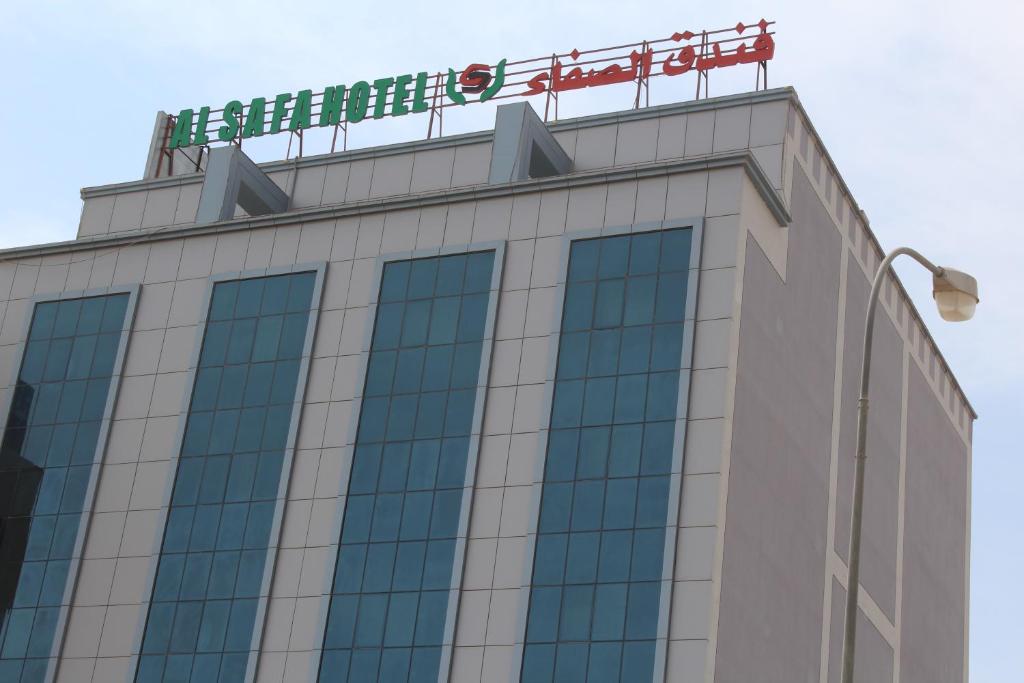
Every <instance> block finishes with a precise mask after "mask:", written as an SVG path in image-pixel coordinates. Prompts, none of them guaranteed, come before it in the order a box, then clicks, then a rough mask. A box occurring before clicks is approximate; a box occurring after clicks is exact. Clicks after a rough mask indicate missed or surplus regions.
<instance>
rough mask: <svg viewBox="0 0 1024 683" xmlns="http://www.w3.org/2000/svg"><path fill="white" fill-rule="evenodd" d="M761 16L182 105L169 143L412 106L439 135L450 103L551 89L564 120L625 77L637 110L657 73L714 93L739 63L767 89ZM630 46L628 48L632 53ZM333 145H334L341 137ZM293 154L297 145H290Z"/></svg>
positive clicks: (767, 48) (238, 138) (295, 129)
mask: <svg viewBox="0 0 1024 683" xmlns="http://www.w3.org/2000/svg"><path fill="white" fill-rule="evenodd" d="M773 23H774V22H770V21H766V20H764V19H762V20H761V21H759V22H757V23H756V24H753V25H745V24H743V23H739V24H737V25H736V26H734V27H731V28H728V29H719V30H715V31H700V32H693V31H682V32H677V33H673V34H672V35H671V36H670V37H668V38H663V39H660V40H654V41H643V42H641V43H634V44H629V45H619V46H616V47H611V48H599V49H595V50H575V49H574V50H572V51H571V52H568V53H566V54H554V55H551V56H550V57H539V58H535V59H526V60H519V61H515V62H512V61H509V60H507V59H502V60H501V61H499V62H498V63H497V64H482V63H474V64H470V65H468V66H466V67H464V68H462V69H458V70H456V69H452V68H449V69H448V70H447V73H445V72H438V73H434V74H431V73H430V72H427V71H421V72H419V73H416V74H401V75H396V76H386V77H383V78H377V79H374V80H362V81H355V82H354V83H352V84H351V85H348V86H346V85H342V84H339V85H333V86H328V87H326V88H325V89H324V90H323V91H322V92H316V93H314V92H313V91H312V90H300V91H299V92H297V93H290V92H286V93H281V94H279V95H277V96H276V97H273V98H269V99H268V98H265V97H256V98H253V99H252V100H250V101H249V102H248V103H243V102H242V101H241V100H232V101H230V102H228V103H227V104H225V105H224V106H223V107H222V108H220V109H213V108H211V107H201V108H200V109H199V110H198V111H196V110H193V109H183V110H181V112H180V113H179V114H178V115H177V116H176V117H170V121H169V123H168V129H167V131H166V133H165V137H164V145H163V148H164V150H165V152H169V151H170V150H174V149H179V148H185V147H190V146H194V145H201V146H202V145H209V144H210V143H212V142H216V141H220V142H235V143H237V144H241V142H242V140H244V139H247V138H253V137H260V136H263V135H273V134H276V133H281V132H289V133H291V134H293V135H298V137H299V141H300V143H299V144H300V152H299V154H300V156H301V138H302V131H304V130H307V129H310V128H326V127H334V128H335V135H334V140H335V141H336V140H337V130H338V129H339V128H340V129H341V130H343V131H344V132H345V133H346V135H347V127H348V124H354V123H359V122H360V121H363V120H365V119H367V118H372V119H381V118H385V117H392V116H404V115H406V114H409V113H423V112H427V111H429V112H430V124H429V128H428V137H430V135H431V134H432V133H433V126H434V120H435V117H436V118H437V122H438V129H439V132H440V124H441V116H442V114H443V113H444V109H445V108H447V107H452V106H463V105H466V104H469V103H474V102H487V101H488V100H491V99H501V98H508V97H531V96H538V95H543V96H545V98H546V99H545V106H544V118H545V120H547V118H548V114H549V111H550V110H551V108H552V105H553V107H554V113H555V118H557V107H558V96H559V94H561V93H564V92H568V91H572V90H579V89H582V88H595V87H602V86H606V85H613V84H617V83H634V84H635V85H636V95H635V98H634V103H633V106H634V107H640V106H641V99H642V97H641V96H643V100H644V102H645V103H646V101H647V98H648V94H649V80H650V79H651V78H652V77H656V76H673V77H674V76H680V75H682V74H687V73H695V74H696V75H697V98H698V99H699V98H700V96H701V87H702V84H703V88H704V95H705V96H707V80H708V72H709V71H711V70H713V69H721V68H726V67H731V66H736V65H739V64H757V65H758V70H757V87H761V85H762V76H763V82H764V87H767V70H768V61H769V60H771V59H772V57H773V56H774V55H775V40H774V38H773V34H774V32H773V31H770V30H769V27H770V26H772V25H773ZM627 51H628V52H627ZM331 151H334V142H332V146H331ZM289 152H290V143H289Z"/></svg>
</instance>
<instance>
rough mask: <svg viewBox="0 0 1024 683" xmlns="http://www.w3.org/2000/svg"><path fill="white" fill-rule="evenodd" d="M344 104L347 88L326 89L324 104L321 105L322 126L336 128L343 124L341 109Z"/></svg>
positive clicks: (330, 87) (332, 87)
mask: <svg viewBox="0 0 1024 683" xmlns="http://www.w3.org/2000/svg"><path fill="white" fill-rule="evenodd" d="M344 104H345V86H343V85H338V86H333V85H329V86H327V88H325V89H324V102H323V104H321V105H320V125H321V126H336V125H338V124H339V123H341V107H342V105H344Z"/></svg>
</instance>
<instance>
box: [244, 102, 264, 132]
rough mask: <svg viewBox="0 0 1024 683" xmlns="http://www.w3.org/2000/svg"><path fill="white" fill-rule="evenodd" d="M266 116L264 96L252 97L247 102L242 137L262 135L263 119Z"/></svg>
mask: <svg viewBox="0 0 1024 683" xmlns="http://www.w3.org/2000/svg"><path fill="white" fill-rule="evenodd" d="M266 117H267V99H266V98H265V97H256V98H253V101H252V102H250V103H249V115H248V116H247V117H245V125H244V126H242V137H243V138H251V137H257V138H258V137H259V136H261V135H263V124H264V119H265V118H266Z"/></svg>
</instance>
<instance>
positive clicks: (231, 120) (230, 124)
mask: <svg viewBox="0 0 1024 683" xmlns="http://www.w3.org/2000/svg"><path fill="white" fill-rule="evenodd" d="M222 118H223V119H224V124H225V125H223V126H221V127H220V128H219V129H218V130H217V139H218V140H220V141H221V142H228V141H230V140H233V139H234V138H235V136H236V135H238V127H239V126H241V125H242V103H241V102H239V101H238V100H231V101H230V102H228V103H227V104H225V105H224V115H223V117H222Z"/></svg>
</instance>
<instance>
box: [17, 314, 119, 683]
mask: <svg viewBox="0 0 1024 683" xmlns="http://www.w3.org/2000/svg"><path fill="white" fill-rule="evenodd" d="M128 298H129V295H128V294H113V295H109V296H98V297H89V298H85V299H66V300H64V301H59V302H57V301H50V302H44V303H39V304H36V306H35V310H34V311H33V316H32V324H31V326H30V328H29V342H28V343H27V344H26V345H25V353H24V357H23V358H22V362H21V368H20V370H19V374H18V380H17V384H16V386H15V391H14V399H13V401H12V403H11V408H10V412H9V413H8V416H7V426H6V429H5V431H4V435H3V445H2V447H0V523H2V534H0V679H2V680H4V681H12V682H17V681H21V682H23V683H35V682H36V681H42V680H43V678H44V676H45V673H46V668H47V665H48V660H47V658H48V657H49V654H50V650H51V648H52V646H53V640H54V636H55V629H56V625H57V620H58V617H59V610H60V604H61V602H62V601H63V597H64V587H65V585H66V583H67V579H68V571H69V568H70V564H71V563H70V559H71V555H72V553H73V552H74V545H75V539H76V537H77V535H78V530H79V521H80V518H81V512H82V508H83V506H84V504H85V493H86V488H87V487H88V484H89V477H90V475H91V473H92V464H93V461H94V459H95V455H96V447H97V440H98V437H99V431H100V430H99V427H100V421H101V419H102V418H103V411H104V409H105V407H106V402H107V396H108V394H109V392H110V384H111V378H112V375H113V372H114V360H115V359H116V357H117V350H118V346H119V344H120V341H121V334H122V328H124V327H125V326H126V325H125V312H126V311H127V307H128Z"/></svg>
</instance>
